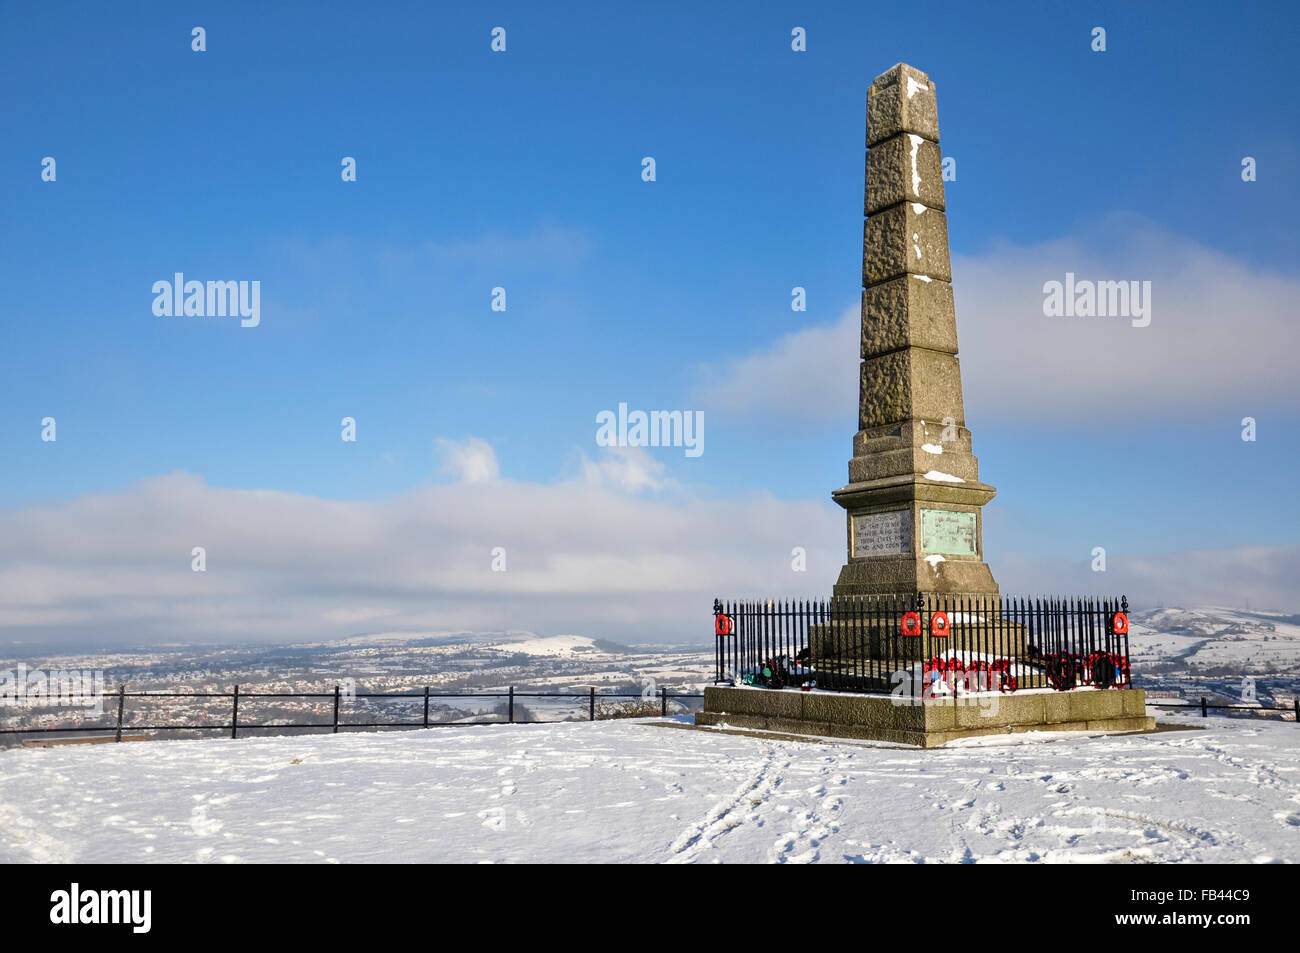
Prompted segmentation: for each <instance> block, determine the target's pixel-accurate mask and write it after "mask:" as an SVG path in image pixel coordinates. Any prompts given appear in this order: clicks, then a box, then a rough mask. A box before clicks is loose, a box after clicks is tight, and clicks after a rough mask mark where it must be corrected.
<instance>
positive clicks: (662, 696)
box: [659, 686, 668, 718]
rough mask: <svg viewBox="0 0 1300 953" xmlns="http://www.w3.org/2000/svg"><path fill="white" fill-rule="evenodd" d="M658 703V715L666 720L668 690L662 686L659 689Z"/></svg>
mask: <svg viewBox="0 0 1300 953" xmlns="http://www.w3.org/2000/svg"><path fill="white" fill-rule="evenodd" d="M659 702H660V705H659V715H660V717H663V718H667V717H668V689H666V688H663V687H662V686H661V687H660V689H659Z"/></svg>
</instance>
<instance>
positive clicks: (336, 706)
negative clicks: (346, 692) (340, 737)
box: [332, 685, 339, 735]
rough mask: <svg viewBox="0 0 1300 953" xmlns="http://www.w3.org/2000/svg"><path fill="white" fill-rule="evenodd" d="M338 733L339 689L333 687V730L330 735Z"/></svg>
mask: <svg viewBox="0 0 1300 953" xmlns="http://www.w3.org/2000/svg"><path fill="white" fill-rule="evenodd" d="M338 733H339V687H338V686H337V685H335V686H334V730H333V732H332V734H336V735H337V734H338Z"/></svg>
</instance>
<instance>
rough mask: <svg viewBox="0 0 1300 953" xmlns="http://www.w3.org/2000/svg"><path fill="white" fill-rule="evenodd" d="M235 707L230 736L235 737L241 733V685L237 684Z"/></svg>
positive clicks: (231, 716)
mask: <svg viewBox="0 0 1300 953" xmlns="http://www.w3.org/2000/svg"><path fill="white" fill-rule="evenodd" d="M234 699H235V707H234V710H233V711H232V712H231V713H230V737H232V738H235V737H238V735H239V686H238V685H236V686H235V694H234Z"/></svg>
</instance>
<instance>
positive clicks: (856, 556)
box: [832, 63, 998, 596]
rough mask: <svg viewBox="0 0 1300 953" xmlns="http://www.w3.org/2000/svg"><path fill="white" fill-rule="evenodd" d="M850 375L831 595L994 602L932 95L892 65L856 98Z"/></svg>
mask: <svg viewBox="0 0 1300 953" xmlns="http://www.w3.org/2000/svg"><path fill="white" fill-rule="evenodd" d="M865 215H866V224H865V228H864V230H863V237H862V289H863V290H862V368H861V382H860V388H861V389H860V398H859V407H858V428H859V429H858V433H857V436H856V437H855V438H854V441H853V458H852V459H851V460H850V461H849V483H848V485H847V486H845V487H842V488H840V489H838V490H836V491H835V492H834V494H832V495H833V498H834V500H835V502H836V503H838V504H840V505H841V506H842V507H844V509H845V510H847V511H848V513H847V517H848V551H849V558H848V562H847V564H846V565H845V566H844V568H843V569H842V570H841V571H840V578H839V582H838V583H837V584H836V586H835V595H836V596H847V595H859V594H894V595H906V594H911V593H915V592H938V593H983V594H995V593H997V591H998V587H997V583H995V582H994V581H993V574H992V573H991V572H990V571H989V567H988V566H987V565H986V564H985V562H984V545H983V526H982V519H981V507H982V506H983V505H984V504H985V503H987V502H988V501H989V500H991V499H992V498H993V494H994V492H995V491H994V489H993V487H991V486H988V485H987V484H984V483H981V482H980V480H979V470H978V463H977V461H976V459H975V457H974V456H973V455H972V454H971V435H970V431H969V430H967V429H966V425H965V424H966V421H965V415H964V412H963V408H962V396H961V369H960V366H959V365H958V363H957V318H956V314H955V312H954V308H953V294H952V285H951V284H950V282H951V281H952V269H951V266H950V263H949V258H948V222H947V217H946V215H945V214H944V195H943V175H942V159H941V156H940V152H939V116H938V108H937V105H936V99H935V89H934V83H933V82H932V81H931V80H930V77H928V76H927V75H926V74H925V73H922V72H921V71H920V70H917V69H913V68H912V67H911V66H908V65H906V64H905V63H899V64H898V65H897V66H895V67H894V68H893V69H891V70H889V71H888V72H885V73H882V74H881V75H880V76H878V77H876V79H875V81H874V82H873V83H872V84H871V88H870V89H869V90H868V91H867V177H866V205H865Z"/></svg>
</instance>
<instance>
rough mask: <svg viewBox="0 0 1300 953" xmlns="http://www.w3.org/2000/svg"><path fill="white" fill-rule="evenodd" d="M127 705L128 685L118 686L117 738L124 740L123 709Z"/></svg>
mask: <svg viewBox="0 0 1300 953" xmlns="http://www.w3.org/2000/svg"><path fill="white" fill-rule="evenodd" d="M125 705H126V685H124V684H123V685H119V686H117V738H116V739H115V740H117V741H121V740H122V709H123V707H124V706H125Z"/></svg>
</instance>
